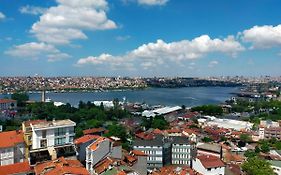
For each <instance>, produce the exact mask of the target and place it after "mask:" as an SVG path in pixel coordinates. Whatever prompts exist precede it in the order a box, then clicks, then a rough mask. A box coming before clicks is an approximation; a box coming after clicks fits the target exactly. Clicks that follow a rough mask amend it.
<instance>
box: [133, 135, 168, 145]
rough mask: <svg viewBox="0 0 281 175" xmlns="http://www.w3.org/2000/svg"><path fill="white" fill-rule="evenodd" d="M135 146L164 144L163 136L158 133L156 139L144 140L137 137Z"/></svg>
mask: <svg viewBox="0 0 281 175" xmlns="http://www.w3.org/2000/svg"><path fill="white" fill-rule="evenodd" d="M133 146H163V136H161V135H157V136H155V138H154V139H151V140H143V139H139V138H136V140H135V141H134V143H133Z"/></svg>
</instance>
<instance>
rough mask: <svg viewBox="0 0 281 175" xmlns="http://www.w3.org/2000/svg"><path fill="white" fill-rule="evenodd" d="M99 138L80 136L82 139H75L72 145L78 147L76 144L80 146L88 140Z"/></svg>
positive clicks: (95, 136) (96, 136)
mask: <svg viewBox="0 0 281 175" xmlns="http://www.w3.org/2000/svg"><path fill="white" fill-rule="evenodd" d="M99 137H100V136H98V135H84V136H82V137H80V138H78V139H75V140H74V143H75V144H77V145H78V144H81V143H86V142H88V141H90V140H96V139H98V138H99Z"/></svg>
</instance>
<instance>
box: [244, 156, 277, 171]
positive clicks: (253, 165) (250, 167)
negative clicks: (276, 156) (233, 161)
mask: <svg viewBox="0 0 281 175" xmlns="http://www.w3.org/2000/svg"><path fill="white" fill-rule="evenodd" d="M242 170H243V171H245V172H246V173H247V175H274V172H273V169H272V168H271V166H270V163H268V162H266V161H265V160H263V159H260V158H257V157H251V158H248V159H247V161H246V162H244V163H243V164H242Z"/></svg>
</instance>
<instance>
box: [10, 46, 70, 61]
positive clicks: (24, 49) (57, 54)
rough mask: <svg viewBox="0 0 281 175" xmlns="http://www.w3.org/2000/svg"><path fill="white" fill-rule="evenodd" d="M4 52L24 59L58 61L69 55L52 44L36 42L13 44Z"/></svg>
mask: <svg viewBox="0 0 281 175" xmlns="http://www.w3.org/2000/svg"><path fill="white" fill-rule="evenodd" d="M5 54H7V55H10V56H12V57H18V58H26V59H39V58H47V59H48V61H58V60H61V59H65V58H69V57H70V56H69V55H68V54H66V53H62V52H61V51H59V50H58V49H56V48H55V47H54V46H53V45H50V44H46V43H37V42H30V43H25V44H22V45H17V46H14V47H12V48H11V49H9V50H7V51H6V52H5Z"/></svg>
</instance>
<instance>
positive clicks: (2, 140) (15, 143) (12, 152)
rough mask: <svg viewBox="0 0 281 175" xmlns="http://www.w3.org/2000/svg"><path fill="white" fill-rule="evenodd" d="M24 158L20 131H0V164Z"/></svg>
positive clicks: (16, 161)
mask: <svg viewBox="0 0 281 175" xmlns="http://www.w3.org/2000/svg"><path fill="white" fill-rule="evenodd" d="M24 160H25V143H24V140H23V133H22V131H7V132H2V133H0V166H2V165H10V164H14V163H18V162H23V161H24Z"/></svg>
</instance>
